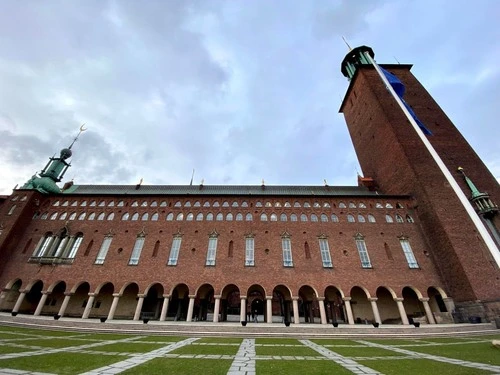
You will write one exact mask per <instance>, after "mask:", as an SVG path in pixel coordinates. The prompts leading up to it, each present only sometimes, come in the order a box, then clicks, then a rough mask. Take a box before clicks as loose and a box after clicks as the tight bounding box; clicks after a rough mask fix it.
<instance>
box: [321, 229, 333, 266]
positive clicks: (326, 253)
mask: <svg viewBox="0 0 500 375" xmlns="http://www.w3.org/2000/svg"><path fill="white" fill-rule="evenodd" d="M319 251H320V252H321V261H322V262H323V267H324V268H332V267H333V265H332V257H331V255H330V247H329V246H328V238H326V236H320V237H319Z"/></svg>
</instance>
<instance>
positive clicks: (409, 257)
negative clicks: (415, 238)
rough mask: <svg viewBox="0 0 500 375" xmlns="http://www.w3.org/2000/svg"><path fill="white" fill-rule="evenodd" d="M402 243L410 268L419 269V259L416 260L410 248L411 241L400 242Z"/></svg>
mask: <svg viewBox="0 0 500 375" xmlns="http://www.w3.org/2000/svg"><path fill="white" fill-rule="evenodd" d="M399 242H400V243H401V247H402V248H403V252H404V253H405V257H406V261H407V262H408V266H409V267H410V268H419V267H418V263H417V259H415V255H413V250H412V249H411V246H410V241H408V240H407V239H401V240H399Z"/></svg>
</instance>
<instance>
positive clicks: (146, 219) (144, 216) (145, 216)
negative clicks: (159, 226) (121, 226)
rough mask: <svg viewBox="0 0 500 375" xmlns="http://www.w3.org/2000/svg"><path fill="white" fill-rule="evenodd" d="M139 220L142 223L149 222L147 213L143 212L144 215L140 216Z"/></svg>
mask: <svg viewBox="0 0 500 375" xmlns="http://www.w3.org/2000/svg"><path fill="white" fill-rule="evenodd" d="M141 220H142V221H148V220H149V214H148V213H147V212H145V213H144V214H142V216H141Z"/></svg>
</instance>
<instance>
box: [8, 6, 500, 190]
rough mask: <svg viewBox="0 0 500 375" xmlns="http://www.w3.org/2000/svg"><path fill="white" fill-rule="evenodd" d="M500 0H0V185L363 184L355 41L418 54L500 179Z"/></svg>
mask: <svg viewBox="0 0 500 375" xmlns="http://www.w3.org/2000/svg"><path fill="white" fill-rule="evenodd" d="M499 14H500V1H496V0H489V1H488V0H476V1H469V0H447V1H445V0H418V1H417V0H415V1H409V0H408V1H406V0H380V1H376V0H355V1H352V0H344V1H342V0H331V1H329V0H322V1H306V0H303V1H302V0H300V1H299V0H295V1H292V0H282V1H279V0H278V1H267V0H265V1H264V0H254V1H247V0H240V1H237V0H234V1H233V0H232V1H211V0H203V1H201V0H200V1H173V0H172V1H168V0H165V1H154V0H151V1H132V0H130V1H127V0H120V1H103V0H81V1H78V0H75V1H66V0H60V1H56V0H47V1H35V0H33V1H29V0H28V1H23V2H20V1H15V0H0V51H1V52H0V176H1V177H0V194H10V193H11V191H12V189H13V188H14V187H15V186H16V185H17V184H19V186H21V185H22V184H23V183H25V182H26V181H27V180H28V179H29V178H30V177H31V176H32V175H33V174H35V173H36V172H40V170H41V169H42V168H43V167H44V166H45V164H46V163H47V161H48V158H49V157H50V156H52V155H54V154H58V153H59V150H61V148H63V147H67V146H68V145H69V144H70V143H71V141H72V140H73V138H74V137H75V136H76V135H77V134H78V129H79V128H80V125H81V124H82V123H85V124H86V125H85V127H86V128H87V129H88V130H87V131H85V132H84V133H83V134H82V135H81V136H80V138H79V139H78V141H77V142H76V144H75V145H74V147H73V157H72V159H71V164H72V166H71V168H70V169H69V170H68V172H67V173H66V176H65V178H64V181H69V180H74V182H75V184H137V183H138V182H139V181H140V180H141V178H142V179H143V184H173V185H177V184H181V185H182V184H189V182H190V180H191V176H192V171H193V169H194V170H195V173H194V179H193V181H194V184H199V183H200V182H201V181H202V180H203V181H204V183H205V184H206V185H222V184H231V185H260V184H261V182H262V180H263V179H264V181H265V184H266V185H322V184H323V183H324V180H325V179H326V180H327V182H328V184H329V185H356V184H357V173H360V174H362V170H361V168H360V167H359V165H358V163H357V159H356V154H355V151H354V149H353V147H352V142H351V140H350V138H349V134H348V131H347V127H346V125H345V121H344V118H343V115H342V114H340V113H338V110H339V107H340V103H341V100H342V98H343V96H344V94H345V92H346V90H347V87H348V81H347V80H346V79H345V77H344V76H343V75H342V74H341V72H340V63H341V61H342V59H343V58H344V56H345V54H346V53H347V47H346V45H345V44H344V42H343V41H342V36H345V38H346V39H347V40H348V42H349V43H350V44H351V46H353V47H355V46H359V45H368V46H371V47H372V48H373V50H374V52H375V58H376V60H377V61H378V62H379V63H396V61H398V62H401V63H411V64H414V67H413V69H412V72H413V74H414V75H415V76H416V77H417V78H418V79H419V81H420V82H421V83H422V84H423V85H424V86H425V87H426V88H427V89H428V91H429V92H430V93H431V95H432V96H433V97H434V98H435V99H436V101H437V102H438V103H439V105H440V106H441V107H442V108H443V109H444V111H445V112H446V113H447V114H448V116H449V117H450V119H451V120H452V121H453V122H454V124H455V125H456V126H457V128H458V129H459V130H460V131H461V132H462V134H463V135H464V136H465V138H466V139H467V140H468V141H469V142H470V144H471V145H472V146H473V147H474V148H475V150H476V152H477V153H478V154H479V156H480V157H481V158H482V159H483V161H484V162H485V163H486V165H487V166H488V167H489V169H490V170H491V172H492V173H493V175H494V176H495V177H497V179H498V178H500V147H499V143H500V142H499V139H500V126H499V123H498V119H499V118H500V63H499V61H500V43H499V42H498V41H499V40H500V26H499V23H498V15H499Z"/></svg>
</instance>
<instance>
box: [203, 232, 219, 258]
mask: <svg viewBox="0 0 500 375" xmlns="http://www.w3.org/2000/svg"><path fill="white" fill-rule="evenodd" d="M217 237H218V234H217V232H215V231H214V232H212V233H211V234H210V237H209V238H208V249H207V261H206V263H205V265H207V266H215V258H216V256H217Z"/></svg>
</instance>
